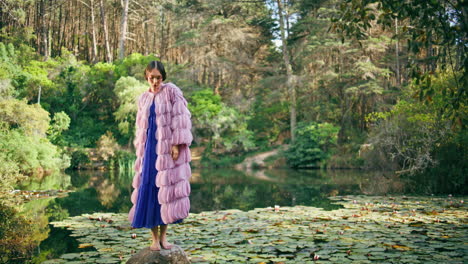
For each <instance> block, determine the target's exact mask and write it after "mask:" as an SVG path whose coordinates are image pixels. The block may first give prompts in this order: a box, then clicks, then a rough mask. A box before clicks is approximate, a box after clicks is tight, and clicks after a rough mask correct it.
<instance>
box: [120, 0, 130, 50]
mask: <svg viewBox="0 0 468 264" xmlns="http://www.w3.org/2000/svg"><path fill="white" fill-rule="evenodd" d="M123 4H124V6H123V11H122V22H121V23H120V30H121V33H122V34H121V35H120V43H119V59H123V58H124V57H125V38H126V36H127V20H128V0H123Z"/></svg>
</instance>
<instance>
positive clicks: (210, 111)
mask: <svg viewBox="0 0 468 264" xmlns="http://www.w3.org/2000/svg"><path fill="white" fill-rule="evenodd" d="M189 109H190V111H191V113H192V116H193V125H194V127H195V132H196V135H200V136H202V137H204V138H206V139H207V141H208V142H201V143H208V144H209V145H210V146H211V147H212V151H213V152H215V153H236V152H241V151H247V150H251V149H253V148H254V147H255V143H254V142H253V133H252V131H250V130H249V129H248V128H247V120H248V117H247V116H246V115H244V114H241V113H239V112H238V111H237V110H236V109H234V108H231V107H228V106H227V105H225V104H224V103H223V102H221V97H220V96H219V95H215V94H214V93H213V92H212V91H211V90H208V89H205V90H201V91H198V92H195V93H194V94H193V95H192V97H191V98H190V104H189Z"/></svg>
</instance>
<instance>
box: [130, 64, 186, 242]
mask: <svg viewBox="0 0 468 264" xmlns="http://www.w3.org/2000/svg"><path fill="white" fill-rule="evenodd" d="M145 78H146V80H147V81H148V84H149V85H150V87H149V90H148V91H146V92H144V93H143V94H141V95H140V97H139V99H138V112H137V116H136V134H135V140H134V145H135V148H136V155H137V159H136V161H135V172H136V174H135V176H134V178H133V183H132V186H133V188H134V191H133V193H132V196H131V201H132V203H133V207H132V209H130V212H129V215H128V220H129V221H130V222H131V225H132V227H134V228H142V227H146V228H151V233H152V239H153V243H152V245H151V246H150V249H151V250H160V249H161V246H162V247H163V248H164V249H170V248H171V247H172V244H170V243H168V242H167V238H166V231H167V225H168V224H175V223H180V222H182V220H183V219H184V218H186V217H187V216H188V214H189V209H190V200H189V195H190V183H189V179H190V176H191V170H190V165H189V162H190V159H191V158H190V150H189V146H190V144H191V142H192V134H191V132H190V129H191V126H192V123H191V121H190V112H189V110H188V108H187V101H186V100H185V98H184V96H183V94H182V91H181V90H180V89H179V88H178V87H177V86H175V85H174V84H173V83H170V82H169V83H163V81H165V80H166V71H165V70H164V66H163V64H162V63H161V62H160V61H152V62H150V63H149V64H148V66H147V67H146V69H145ZM158 226H159V236H158Z"/></svg>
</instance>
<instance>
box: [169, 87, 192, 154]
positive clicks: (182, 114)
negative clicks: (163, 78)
mask: <svg viewBox="0 0 468 264" xmlns="http://www.w3.org/2000/svg"><path fill="white" fill-rule="evenodd" d="M172 91H173V96H172V100H173V101H172V104H173V106H172V115H171V116H172V118H171V130H172V145H187V146H190V145H191V144H192V140H193V136H192V132H191V131H190V130H191V128H192V122H191V120H190V117H191V114H190V111H189V110H188V108H187V100H185V98H184V96H183V94H182V91H181V90H180V89H179V88H178V87H177V86H175V85H173V89H172Z"/></svg>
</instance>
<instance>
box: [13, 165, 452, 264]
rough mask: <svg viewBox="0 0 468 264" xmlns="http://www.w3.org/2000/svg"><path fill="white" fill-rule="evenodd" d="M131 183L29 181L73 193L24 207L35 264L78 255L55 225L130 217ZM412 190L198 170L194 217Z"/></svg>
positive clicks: (389, 182) (392, 181) (116, 177)
mask: <svg viewBox="0 0 468 264" xmlns="http://www.w3.org/2000/svg"><path fill="white" fill-rule="evenodd" d="M132 178H133V172H104V171H73V172H71V173H68V174H59V175H50V176H47V177H44V178H42V179H40V180H37V181H29V182H24V183H23V184H22V185H21V188H22V189H25V190H33V189H34V190H48V189H72V190H73V192H71V193H69V195H68V196H67V197H63V198H46V199H38V200H34V201H31V202H28V203H26V204H25V205H24V210H23V211H24V213H25V214H27V215H28V216H30V217H32V218H33V219H34V221H35V230H36V231H35V232H34V234H33V240H34V241H36V243H37V244H38V243H39V242H40V241H42V243H41V244H40V246H39V247H37V250H36V251H37V252H36V257H35V258H34V259H33V262H35V263H40V262H41V261H40V260H45V259H47V258H51V257H57V256H59V255H61V254H63V253H67V252H73V251H75V252H76V250H78V249H77V248H76V247H77V242H76V240H74V239H73V238H71V237H68V235H67V232H68V231H67V230H64V229H55V228H52V227H51V226H50V225H49V224H48V223H49V222H50V221H59V220H62V219H65V218H67V217H69V216H76V215H81V214H84V213H94V212H116V213H127V212H128V211H129V209H130V207H131V202H130V194H131V191H132V190H133V189H132V186H131V182H132ZM411 186H415V184H409V182H408V181H406V180H402V179H399V178H398V177H395V176H393V175H392V174H391V173H383V172H363V171H358V170H335V171H321V170H288V169H283V170H281V169H275V170H259V171H238V170H235V169H206V170H193V176H192V179H191V187H192V193H191V196H190V200H191V209H190V212H191V213H199V212H202V211H212V210H223V209H234V208H235V209H241V210H250V209H253V208H257V207H268V206H272V207H273V206H275V205H280V206H295V205H308V206H315V207H320V208H324V209H325V210H332V209H336V208H338V207H339V206H338V205H335V204H333V203H331V202H330V200H329V199H327V197H328V196H336V195H347V194H367V195H384V194H391V193H393V194H401V193H405V192H408V190H414V189H410V187H411ZM431 186H433V185H431ZM425 188H426V187H425ZM442 191H443V190H442ZM64 237H66V240H67V242H66V243H65V245H64ZM71 248H73V249H71Z"/></svg>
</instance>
